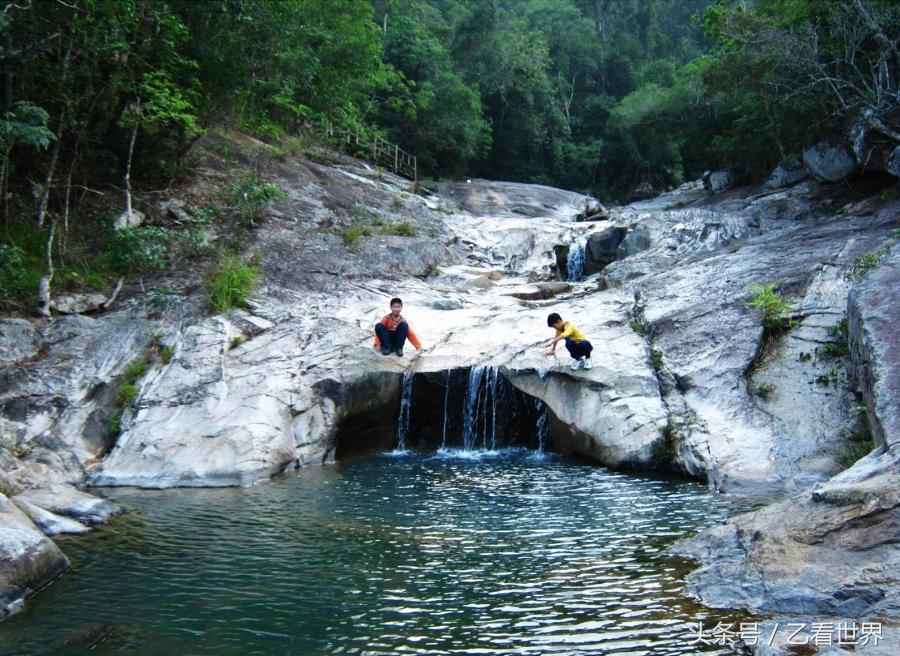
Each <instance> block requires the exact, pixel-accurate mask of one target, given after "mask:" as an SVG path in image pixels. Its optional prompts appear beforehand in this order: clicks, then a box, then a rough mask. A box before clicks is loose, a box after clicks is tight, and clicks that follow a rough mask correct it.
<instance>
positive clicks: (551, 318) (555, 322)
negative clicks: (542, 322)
mask: <svg viewBox="0 0 900 656" xmlns="http://www.w3.org/2000/svg"><path fill="white" fill-rule="evenodd" d="M562 323H563V320H562V317H561V316H559V315H558V314H557V313H556V312H554V313H552V314H550V315H548V316H547V325H548V326H550V327H551V328H559V327H560V326H561V325H562Z"/></svg>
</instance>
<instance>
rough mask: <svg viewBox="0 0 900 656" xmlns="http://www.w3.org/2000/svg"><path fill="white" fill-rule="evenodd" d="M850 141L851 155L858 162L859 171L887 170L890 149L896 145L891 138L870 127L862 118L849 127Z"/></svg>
mask: <svg viewBox="0 0 900 656" xmlns="http://www.w3.org/2000/svg"><path fill="white" fill-rule="evenodd" d="M850 143H851V145H852V147H853V155H854V156H855V157H856V161H857V162H859V169H860V173H869V172H873V171H875V172H878V171H887V170H888V161H889V159H890V156H891V151H893V149H894V147H895V146H896V145H897V144H896V142H895V141H894V140H893V139H891V138H890V137H888V136H886V135H884V134H882V133H881V132H879V131H877V130H874V129H872V127H871V126H870V125H869V124H868V123H866V122H865V121H862V120H861V121H859V122H857V123H856V124H855V125H854V126H853V127H852V128H851V130H850Z"/></svg>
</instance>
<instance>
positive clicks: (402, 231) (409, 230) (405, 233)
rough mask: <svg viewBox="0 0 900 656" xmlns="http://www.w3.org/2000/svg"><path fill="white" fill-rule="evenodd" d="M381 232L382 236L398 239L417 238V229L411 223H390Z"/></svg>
mask: <svg viewBox="0 0 900 656" xmlns="http://www.w3.org/2000/svg"><path fill="white" fill-rule="evenodd" d="M379 232H380V233H381V234H382V235H395V236H397V237H415V236H416V228H415V226H413V224H412V223H410V222H409V221H403V222H401V223H388V224H387V225H385V226H383V227H382V228H381V230H379Z"/></svg>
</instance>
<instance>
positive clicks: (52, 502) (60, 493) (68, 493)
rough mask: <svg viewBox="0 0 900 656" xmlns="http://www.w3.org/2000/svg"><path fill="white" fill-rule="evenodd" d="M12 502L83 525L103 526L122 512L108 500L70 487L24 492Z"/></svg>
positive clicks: (56, 486) (51, 487) (63, 486)
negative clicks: (36, 508)
mask: <svg viewBox="0 0 900 656" xmlns="http://www.w3.org/2000/svg"><path fill="white" fill-rule="evenodd" d="M14 500H15V501H16V502H25V503H27V504H29V505H31V506H36V507H38V508H43V509H44V510H46V511H48V512H51V513H53V514H54V515H62V516H63V517H69V518H71V519H73V520H76V521H78V522H82V523H85V524H103V523H105V522H106V521H108V520H109V518H110V517H112V516H113V515H115V514H116V513H118V512H120V511H121V510H122V508H121V507H120V506H119V505H118V504H116V503H113V502H112V501H110V500H109V499H101V498H100V497H96V496H94V495H93V494H88V493H87V492H83V491H81V490H79V489H78V488H76V487H73V486H71V485H53V486H50V487H45V488H37V489H32V490H25V491H23V492H20V493H19V494H17V495H16V496H15V499H14Z"/></svg>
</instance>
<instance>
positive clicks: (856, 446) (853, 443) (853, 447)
mask: <svg viewBox="0 0 900 656" xmlns="http://www.w3.org/2000/svg"><path fill="white" fill-rule="evenodd" d="M845 437H846V440H845V442H844V444H843V447H842V449H841V450H840V451H839V452H838V454H837V457H836V458H835V460H836V461H837V463H838V464H839V465H840V466H841V467H842V468H844V469H847V468H848V467H850V466H851V465H852V464H853V463H855V462H856V461H857V460H859V459H860V458H862V457H863V456H865V455H868V453H869V452H870V451H871V450H872V448H873V447H874V443H873V440H872V435H871V434H870V433H869V429H868V426H866V424H865V423H862V424H861V425H860V426H858V427H857V428H856V429H855V430H849V431H846V433H845Z"/></svg>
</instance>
